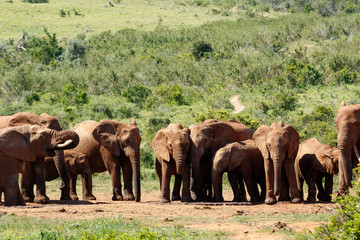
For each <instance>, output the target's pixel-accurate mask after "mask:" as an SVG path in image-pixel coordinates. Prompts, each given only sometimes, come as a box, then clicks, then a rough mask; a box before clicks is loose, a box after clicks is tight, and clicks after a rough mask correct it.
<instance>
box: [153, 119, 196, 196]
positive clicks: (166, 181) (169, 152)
mask: <svg viewBox="0 0 360 240" xmlns="http://www.w3.org/2000/svg"><path fill="white" fill-rule="evenodd" d="M151 146H152V148H153V150H154V152H155V156H156V173H157V175H158V177H159V180H160V190H161V194H160V203H167V202H170V178H171V175H175V184H174V189H173V192H172V200H173V201H175V200H181V201H182V202H190V201H191V194H190V158H189V156H188V155H189V149H190V130H189V129H188V128H183V126H182V125H181V124H180V123H171V124H169V125H168V126H167V127H166V128H164V129H160V130H159V131H157V133H156V134H155V137H154V139H153V141H152V144H151ZM181 182H182V183H183V187H182V195H181V197H180V187H181Z"/></svg>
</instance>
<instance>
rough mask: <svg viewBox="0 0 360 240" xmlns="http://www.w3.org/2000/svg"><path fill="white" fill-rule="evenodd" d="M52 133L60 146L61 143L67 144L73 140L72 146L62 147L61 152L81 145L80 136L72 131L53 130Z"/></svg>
mask: <svg viewBox="0 0 360 240" xmlns="http://www.w3.org/2000/svg"><path fill="white" fill-rule="evenodd" d="M51 131H52V134H53V135H54V136H55V141H56V143H55V144H59V143H60V144H61V143H64V142H66V141H67V140H72V142H71V143H70V144H67V145H65V146H63V147H61V150H66V149H72V148H75V147H76V146H77V145H78V143H79V135H78V134H77V133H76V132H74V131H70V130H66V131H54V130H51ZM58 146H59V145H58Z"/></svg>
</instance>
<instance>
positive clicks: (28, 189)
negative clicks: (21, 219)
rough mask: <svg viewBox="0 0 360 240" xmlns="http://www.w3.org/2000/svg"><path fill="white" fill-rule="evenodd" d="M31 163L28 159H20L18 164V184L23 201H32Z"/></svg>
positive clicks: (32, 174)
mask: <svg viewBox="0 0 360 240" xmlns="http://www.w3.org/2000/svg"><path fill="white" fill-rule="evenodd" d="M32 165H33V163H31V162H28V161H22V162H21V164H20V169H21V170H20V186H21V189H20V191H21V194H22V196H23V198H24V200H25V202H34V198H35V195H34V184H35V182H34V179H35V176H34V171H33V167H32Z"/></svg>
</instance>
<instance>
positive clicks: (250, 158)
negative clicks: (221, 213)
mask: <svg viewBox="0 0 360 240" xmlns="http://www.w3.org/2000/svg"><path fill="white" fill-rule="evenodd" d="M224 172H228V179H229V182H230V185H231V188H232V190H233V193H234V199H233V201H234V202H240V201H244V200H245V201H246V192H244V189H242V185H243V183H242V181H245V184H246V188H247V191H248V193H249V195H250V201H251V202H257V201H264V200H265V192H266V184H265V170H264V158H263V156H262V154H261V152H260V150H259V149H258V148H257V147H256V145H255V142H254V140H252V139H249V140H245V141H241V142H235V143H229V144H227V145H226V146H225V147H223V148H220V149H219V150H218V151H217V152H216V154H215V155H214V159H213V168H212V170H211V177H212V185H213V187H214V198H215V201H217V202H220V201H223V197H222V175H223V173H224ZM257 184H259V185H260V187H261V194H259V189H258V185H257Z"/></svg>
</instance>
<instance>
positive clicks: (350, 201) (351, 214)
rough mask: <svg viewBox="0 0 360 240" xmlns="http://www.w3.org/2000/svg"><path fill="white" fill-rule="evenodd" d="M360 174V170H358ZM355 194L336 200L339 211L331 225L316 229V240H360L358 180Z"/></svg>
mask: <svg viewBox="0 0 360 240" xmlns="http://www.w3.org/2000/svg"><path fill="white" fill-rule="evenodd" d="M356 171H357V172H359V173H360V169H359V168H357V170H356ZM353 189H354V194H351V195H347V196H345V197H344V198H341V197H338V198H336V204H337V206H338V210H337V213H336V215H334V216H332V217H331V219H330V224H329V225H323V226H320V227H318V228H316V229H315V233H314V234H313V236H312V237H311V238H315V239H329V240H335V239H360V207H359V206H360V181H359V180H356V183H355V186H354V188H353Z"/></svg>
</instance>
